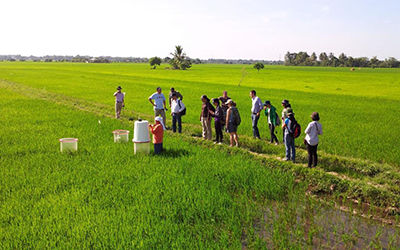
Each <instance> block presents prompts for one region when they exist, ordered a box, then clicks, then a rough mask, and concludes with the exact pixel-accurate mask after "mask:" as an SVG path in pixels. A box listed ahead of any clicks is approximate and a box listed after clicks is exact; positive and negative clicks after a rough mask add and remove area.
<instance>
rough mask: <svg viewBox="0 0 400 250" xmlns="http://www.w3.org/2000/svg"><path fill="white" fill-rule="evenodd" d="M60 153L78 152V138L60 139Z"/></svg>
mask: <svg viewBox="0 0 400 250" xmlns="http://www.w3.org/2000/svg"><path fill="white" fill-rule="evenodd" d="M60 151H61V152H76V151H78V138H62V139H60Z"/></svg>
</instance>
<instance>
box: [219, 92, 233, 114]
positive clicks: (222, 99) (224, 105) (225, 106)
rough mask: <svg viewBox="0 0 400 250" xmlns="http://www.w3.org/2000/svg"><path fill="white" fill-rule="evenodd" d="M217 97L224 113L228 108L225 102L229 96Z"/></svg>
mask: <svg viewBox="0 0 400 250" xmlns="http://www.w3.org/2000/svg"><path fill="white" fill-rule="evenodd" d="M218 99H219V100H220V101H221V107H222V110H223V111H224V112H225V113H226V111H227V110H228V105H226V104H225V103H226V102H227V101H228V100H230V99H231V98H230V97H229V96H227V97H226V98H224V97H223V96H220V97H219V98H218Z"/></svg>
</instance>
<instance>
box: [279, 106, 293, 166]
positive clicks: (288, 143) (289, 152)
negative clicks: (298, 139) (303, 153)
mask: <svg viewBox="0 0 400 250" xmlns="http://www.w3.org/2000/svg"><path fill="white" fill-rule="evenodd" d="M286 111H287V118H286V119H285V121H284V123H282V128H283V130H284V136H285V140H284V142H285V148H286V158H285V160H286V161H293V162H295V160H296V148H295V145H294V129H293V127H294V124H295V123H296V119H295V118H294V113H293V111H292V109H291V108H287V110H286Z"/></svg>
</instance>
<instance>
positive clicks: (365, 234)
mask: <svg viewBox="0 0 400 250" xmlns="http://www.w3.org/2000/svg"><path fill="white" fill-rule="evenodd" d="M299 204H301V205H299ZM255 228H256V231H257V232H258V234H259V236H260V237H261V238H262V239H263V240H264V241H265V242H266V243H267V244H266V245H267V246H268V247H271V248H282V247H285V248H286V247H296V248H297V247H301V248H311V249H321V248H323V249H371V248H373V249H376V248H378V249H400V228H399V227H396V226H394V225H388V224H384V223H382V222H378V221H376V220H372V219H366V218H363V217H361V216H359V215H354V214H352V213H351V212H345V211H342V210H340V209H338V208H335V207H333V206H328V205H321V204H320V203H317V202H309V201H308V202H302V203H297V205H296V203H293V204H286V203H285V204H282V203H273V204H272V205H271V206H268V208H266V209H265V212H264V218H263V219H262V220H260V221H259V222H257V223H255Z"/></svg>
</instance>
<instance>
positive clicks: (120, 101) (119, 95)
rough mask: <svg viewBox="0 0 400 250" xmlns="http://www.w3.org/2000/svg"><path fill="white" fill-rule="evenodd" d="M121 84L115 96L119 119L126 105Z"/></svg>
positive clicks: (116, 116) (116, 111) (116, 115)
mask: <svg viewBox="0 0 400 250" xmlns="http://www.w3.org/2000/svg"><path fill="white" fill-rule="evenodd" d="M121 89H122V88H121V86H118V88H117V92H115V93H114V97H115V118H117V119H119V118H120V116H121V110H122V108H123V107H125V103H124V99H125V94H124V93H122V92H121Z"/></svg>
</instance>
